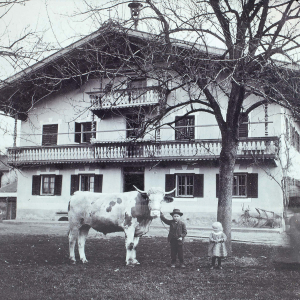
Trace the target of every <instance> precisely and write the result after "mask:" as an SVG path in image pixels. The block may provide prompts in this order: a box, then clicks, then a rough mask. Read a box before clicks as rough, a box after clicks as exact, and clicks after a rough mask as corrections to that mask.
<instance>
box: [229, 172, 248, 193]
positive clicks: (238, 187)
mask: <svg viewBox="0 0 300 300" xmlns="http://www.w3.org/2000/svg"><path fill="white" fill-rule="evenodd" d="M232 196H247V175H246V174H236V175H234V176H233V187H232Z"/></svg>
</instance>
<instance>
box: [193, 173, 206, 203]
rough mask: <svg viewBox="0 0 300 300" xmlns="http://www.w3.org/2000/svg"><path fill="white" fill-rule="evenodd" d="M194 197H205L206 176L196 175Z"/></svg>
mask: <svg viewBox="0 0 300 300" xmlns="http://www.w3.org/2000/svg"><path fill="white" fill-rule="evenodd" d="M194 178H195V181H194V197H201V198H202V197H203V189H204V184H203V182H204V180H203V179H204V175H203V174H195V175H194Z"/></svg>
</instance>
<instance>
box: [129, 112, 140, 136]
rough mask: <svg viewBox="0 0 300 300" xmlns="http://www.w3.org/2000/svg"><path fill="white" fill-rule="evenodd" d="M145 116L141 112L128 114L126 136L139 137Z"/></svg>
mask: <svg viewBox="0 0 300 300" xmlns="http://www.w3.org/2000/svg"><path fill="white" fill-rule="evenodd" d="M142 121H143V117H142V116H141V115H140V114H136V115H127V116H126V138H137V137H139V134H140V133H141V129H142Z"/></svg>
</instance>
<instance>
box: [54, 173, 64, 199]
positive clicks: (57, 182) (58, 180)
mask: <svg viewBox="0 0 300 300" xmlns="http://www.w3.org/2000/svg"><path fill="white" fill-rule="evenodd" d="M54 184H55V185H54V195H57V196H60V195H61V186H62V175H55V183H54Z"/></svg>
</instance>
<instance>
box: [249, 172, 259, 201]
mask: <svg viewBox="0 0 300 300" xmlns="http://www.w3.org/2000/svg"><path fill="white" fill-rule="evenodd" d="M247 197H248V198H258V174H257V173H248V175H247Z"/></svg>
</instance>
